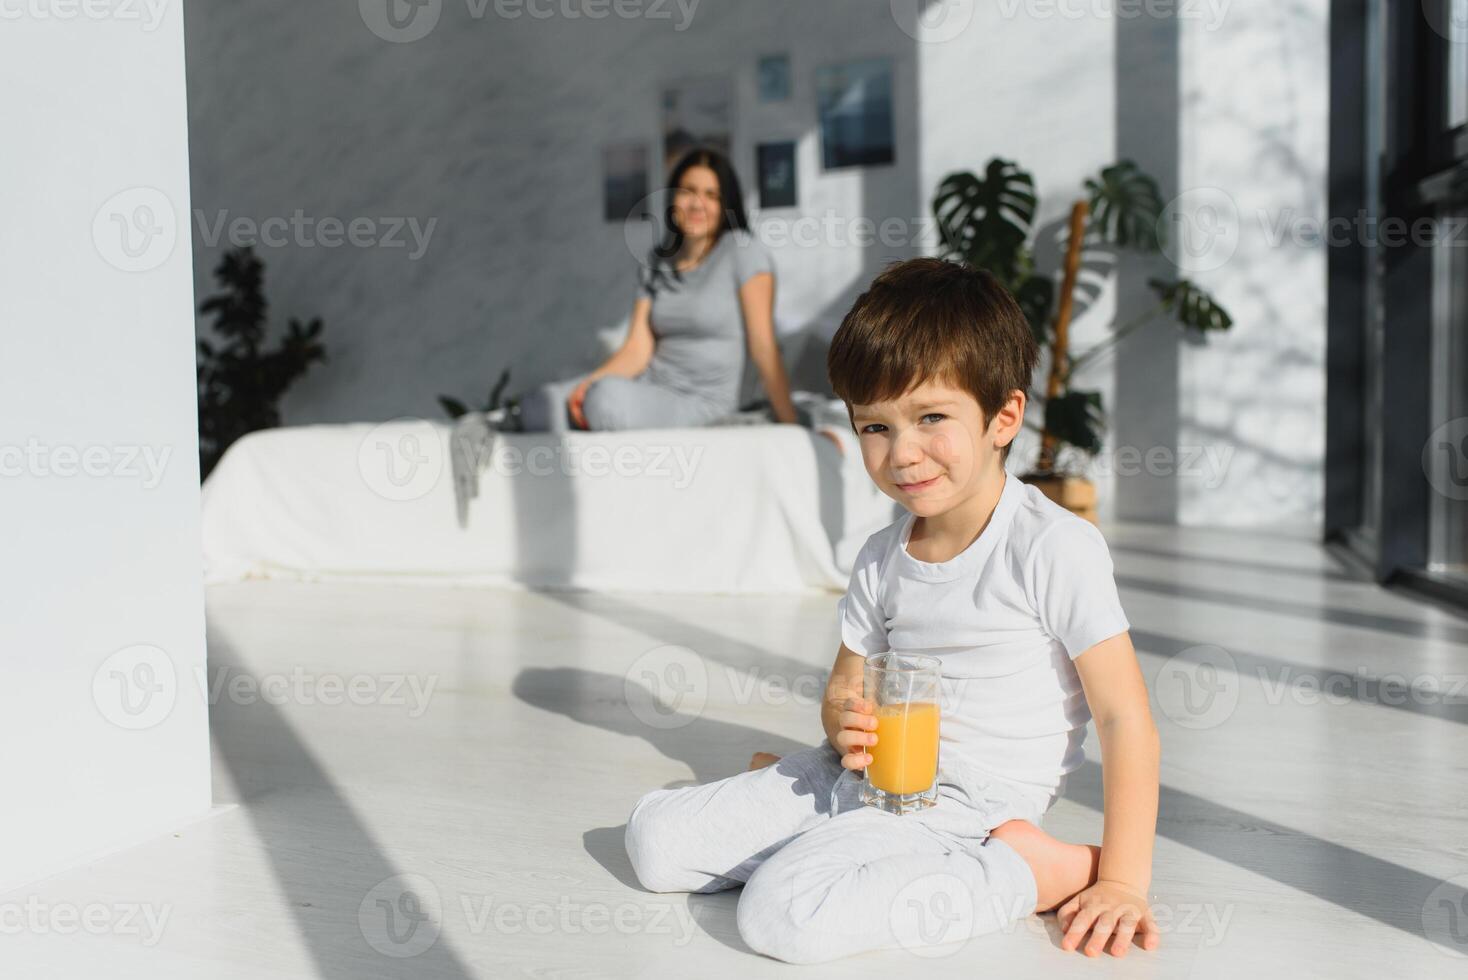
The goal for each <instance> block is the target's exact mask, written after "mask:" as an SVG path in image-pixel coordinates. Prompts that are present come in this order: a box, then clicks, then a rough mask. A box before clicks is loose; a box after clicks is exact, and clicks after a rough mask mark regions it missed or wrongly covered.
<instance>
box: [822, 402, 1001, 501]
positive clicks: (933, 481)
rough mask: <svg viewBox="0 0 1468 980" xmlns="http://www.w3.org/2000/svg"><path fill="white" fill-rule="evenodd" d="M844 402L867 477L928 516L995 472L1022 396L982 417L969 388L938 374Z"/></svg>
mask: <svg viewBox="0 0 1468 980" xmlns="http://www.w3.org/2000/svg"><path fill="white" fill-rule="evenodd" d="M851 410H852V422H853V424H854V425H855V426H856V432H857V437H858V438H859V439H860V441H861V455H862V461H863V462H864V463H865V464H866V468H867V474H868V475H870V476H871V478H872V482H873V483H875V484H876V485H877V486H878V487H880V488H881V490H882V492H883V493H885V494H886V495H887V496H889V497H891V498H892V499H893V500H895V501H897V502H898V503H900V504H901V505H902V506H903V507H906V508H907V509H908V510H910V511H912V512H913V513H914V514H917V515H918V516H919V517H933V516H936V515H938V514H943V513H946V512H947V511H949V510H951V509H952V508H954V507H957V506H958V505H960V504H962V503H964V502H966V501H968V500H970V499H971V498H972V497H973V496H974V495H975V494H977V493H979V492H980V491H981V490H982V489H983V488H984V487H985V486H986V484H987V482H988V481H991V480H997V479H999V478H1000V476H1001V474H1002V472H1003V464H1002V462H1001V458H1000V451H1001V450H1002V449H1003V448H1004V447H1005V446H1007V445H1009V443H1010V441H1011V440H1013V439H1014V436H1015V434H1016V433H1018V431H1019V427H1020V424H1021V423H1022V422H1023V420H1024V397H1023V395H1018V394H1017V395H1016V397H1015V398H1014V399H1011V401H1010V402H1009V404H1007V405H1006V406H1005V407H1004V408H1003V409H1001V410H1000V411H999V412H998V413H997V414H996V415H995V416H994V418H992V419H990V420H988V424H987V425H985V420H984V417H983V412H982V411H981V410H980V408H979V403H978V402H977V401H976V400H975V399H974V396H973V395H970V394H969V393H968V392H966V391H964V390H962V389H961V388H952V387H949V386H948V385H947V384H946V383H943V382H938V381H925V382H923V383H922V384H921V385H919V386H918V387H916V388H914V389H913V390H912V391H909V392H908V393H907V394H905V395H902V396H901V397H899V398H897V399H896V400H893V401H885V402H877V403H875V404H873V405H852V406H851Z"/></svg>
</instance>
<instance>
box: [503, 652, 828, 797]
mask: <svg viewBox="0 0 1468 980" xmlns="http://www.w3.org/2000/svg"><path fill="white" fill-rule="evenodd" d="M626 690H627V681H626V679H625V678H622V677H616V676H613V675H611V674H601V673H597V672H595V671H590V670H580V669H578V668H573V667H547V668H540V667H532V668H529V669H526V670H522V671H520V673H519V674H517V675H515V681H514V684H513V685H512V686H511V692H512V693H513V694H514V695H515V697H517V698H519V699H520V700H521V701H523V702H525V703H526V704H529V705H533V706H535V707H537V708H541V709H543V710H545V711H553V712H555V713H556V714H560V715H565V716H566V717H567V718H570V719H571V720H572V721H576V722H579V723H580V724H583V725H593V726H595V727H597V728H601V729H604V730H606V731H609V732H616V733H617V734H619V735H632V736H636V737H638V738H643V739H646V740H647V741H648V743H649V744H651V745H652V747H653V748H655V749H657V750H658V751H659V752H661V753H662V754H663V755H665V756H667V757H668V758H670V759H675V760H677V761H678V762H681V763H683V764H684V765H686V766H687V767H688V768H689V769H691V770H692V771H693V781H694V782H696V783H706V782H710V781H712V780H715V779H722V778H724V777H725V776H732V775H734V774H735V773H738V772H743V771H744V770H745V769H746V768H748V766H749V759H750V756H752V755H753V754H754V753H755V752H758V751H765V752H774V753H775V754H777V755H784V754H786V753H787V752H794V751H797V750H799V749H803V748H806V747H807V743H802V742H798V741H796V740H794V739H791V738H786V737H785V736H783V735H775V734H773V733H771V732H765V731H760V730H759V729H757V728H750V727H748V726H746V725H736V724H733V723H731V722H726V721H716V720H714V719H711V718H702V717H698V716H696V715H687V714H675V715H671V716H665V717H656V716H649V717H654V721H655V724H650V723H648V722H647V721H644V720H643V719H641V718H639V717H638V716H637V714H636V713H634V710H633V707H632V706H631V705H629V704H628V702H627V695H626ZM686 782H687V781H686V780H679V781H678V782H677V783H675V784H673V785H685V784H686ZM647 788H648V789H654V788H655V787H652V786H649V787H647Z"/></svg>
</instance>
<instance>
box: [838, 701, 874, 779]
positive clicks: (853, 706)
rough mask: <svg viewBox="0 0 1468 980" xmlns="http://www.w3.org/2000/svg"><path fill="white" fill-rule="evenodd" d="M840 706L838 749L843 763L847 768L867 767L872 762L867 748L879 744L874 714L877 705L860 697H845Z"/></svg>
mask: <svg viewBox="0 0 1468 980" xmlns="http://www.w3.org/2000/svg"><path fill="white" fill-rule="evenodd" d="M840 706H841V715H840V717H839V719H838V720H839V721H840V723H841V731H839V732H837V733H836V749H837V751H839V752H840V753H841V765H842V767H843V768H846V769H865V768H866V767H867V766H869V765H871V764H872V757H871V755H870V754H869V753H868V752H867V751H866V750H867V748H868V747H870V746H873V745H876V744H877V732H876V728H877V716H876V715H874V714H872V712H873V711H876V710H877V706H876V705H874V704H872V702H870V701H868V700H866V699H865V698H859V697H848V698H843V699H841V701H840Z"/></svg>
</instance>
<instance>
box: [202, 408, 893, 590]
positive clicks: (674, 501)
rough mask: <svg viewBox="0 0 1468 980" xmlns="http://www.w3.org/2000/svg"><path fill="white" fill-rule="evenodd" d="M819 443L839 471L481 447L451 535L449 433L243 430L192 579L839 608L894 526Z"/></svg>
mask: <svg viewBox="0 0 1468 980" xmlns="http://www.w3.org/2000/svg"><path fill="white" fill-rule="evenodd" d="M838 404H839V403H838ZM843 415H844V413H843ZM843 421H844V419H843ZM830 431H831V432H833V434H835V435H836V436H837V437H838V438H839V439H841V440H842V442H843V444H844V445H845V446H846V452H845V454H844V456H843V455H842V453H841V452H840V451H839V450H838V449H837V447H836V445H835V444H834V443H833V442H832V441H831V440H830V439H828V438H827V437H826V436H824V435H821V434H818V433H817V432H815V431H812V430H811V429H806V428H802V427H800V426H793V425H738V426H717V427H710V428H700V429H655V430H642V431H636V432H579V431H578V432H569V433H563V434H559V435H558V434H551V433H534V434H531V433H499V434H497V435H496V437H495V439H496V448H495V455H494V456H493V457H491V464H490V465H489V466H488V468H487V469H485V470H484V471H483V472H482V473H481V474H480V477H479V493H478V495H477V497H475V498H473V499H472V500H471V501H469V504H468V507H467V510H466V524H465V526H463V527H461V526H460V523H459V521H458V519H457V516H456V507H455V493H454V479H453V473H452V465H451V462H450V451H449V450H450V434H451V432H452V425H451V424H449V423H435V422H426V421H423V420H400V421H394V422H387V423H382V424H380V425H372V424H354V425H310V426H297V427H287V428H281V429H272V430H267V431H263V432H257V433H254V434H251V435H249V436H247V437H245V438H243V439H241V440H240V441H238V442H237V443H235V444H234V445H233V446H232V447H231V448H230V449H229V451H228V452H227V453H226V454H225V456H224V458H223V459H222V460H221V461H220V463H219V465H218V466H217V467H216V468H215V470H214V472H213V473H211V474H210V476H209V479H208V480H207V481H206V482H205V484H204V502H203V533H204V559H205V574H206V579H207V581H209V582H212V583H220V582H234V581H240V580H243V579H247V578H295V579H316V580H328V579H352V580H362V579H373V580H380V581H393V582H425V583H448V584H465V585H480V584H492V585H510V586H513V585H521V586H527V587H561V588H572V589H596V590H607V591H623V590H625V591H653V592H741V593H742V592H787V591H792V590H807V589H826V590H841V589H844V588H845V587H846V584H847V579H848V576H849V573H850V567H851V562H852V560H853V559H854V558H855V556H856V552H857V550H858V549H859V548H860V547H861V545H862V543H863V542H864V541H865V540H866V538H867V535H869V534H871V533H872V532H873V531H876V530H878V529H879V528H881V527H883V526H885V525H886V524H888V523H890V522H891V521H892V520H893V519H894V518H895V517H896V516H897V511H894V509H893V508H894V506H895V505H894V504H893V502H892V501H891V500H890V499H889V498H887V497H886V496H884V495H883V494H882V493H881V492H880V491H878V490H877V489H876V488H875V487H874V486H872V483H871V481H870V479H868V477H867V475H866V471H865V470H864V469H863V467H862V463H861V458H860V451H859V449H858V448H857V445H856V439H855V436H854V435H853V434H852V433H851V431H850V428H849V426H844V427H837V426H832V427H831V428H830ZM516 453H518V456H517V455H515V454H516ZM527 454H528V455H527ZM599 454H600V455H599ZM517 461H518V465H516V463H517ZM389 462H391V463H392V465H393V469H392V471H389V469H388V463H389ZM532 464H533V469H534V471H535V472H530V468H531V466H532Z"/></svg>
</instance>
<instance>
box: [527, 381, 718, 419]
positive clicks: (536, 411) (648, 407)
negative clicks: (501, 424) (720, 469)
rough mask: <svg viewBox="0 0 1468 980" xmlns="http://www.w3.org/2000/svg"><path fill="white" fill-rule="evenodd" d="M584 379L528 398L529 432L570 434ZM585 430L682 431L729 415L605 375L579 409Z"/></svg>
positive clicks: (696, 400)
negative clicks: (571, 402) (573, 401)
mask: <svg viewBox="0 0 1468 980" xmlns="http://www.w3.org/2000/svg"><path fill="white" fill-rule="evenodd" d="M584 377H585V375H582V376H581V377H580V378H568V379H565V380H562V381H551V382H548V383H547V384H543V385H540V386H539V387H537V388H533V389H531V390H530V391H529V392H526V393H525V395H524V396H523V397H522V398H521V401H520V420H521V425H522V426H523V427H524V431H526V432H566V431H569V430H571V428H572V426H571V415H570V412H569V411H568V410H567V409H566V399H567V398H569V397H570V396H571V392H572V391H574V390H575V388H576V386H577V385H578V384H580V383H581V381H582V378H584ZM581 411H582V412H583V413H584V414H585V415H586V424H587V425H588V426H589V427H590V428H591V429H592V430H593V431H596V432H610V431H615V430H619V429H678V428H692V427H695V426H700V425H707V424H708V423H709V422H711V421H713V420H714V419H716V418H718V417H719V416H721V415H726V414H728V411H727V410H725V409H722V408H720V407H719V406H718V405H716V404H714V403H713V402H711V401H708V400H707V399H704V398H700V397H698V396H697V395H689V394H685V393H683V392H681V391H675V390H674V389H672V388H667V387H664V386H662V385H658V384H654V383H653V382H652V381H650V380H647V374H646V373H645V372H644V373H643V374H639V375H638V376H637V377H635V378H623V377H620V376H618V375H603V376H602V377H600V378H597V379H596V380H595V381H593V382H592V383H591V386H590V387H589V388H587V389H586V401H585V402H583V403H582V405H581Z"/></svg>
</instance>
